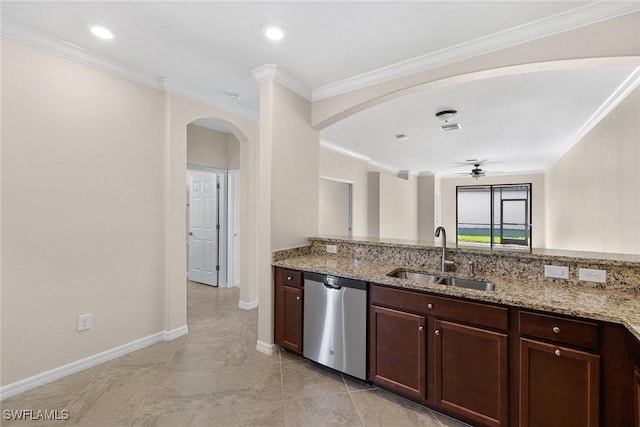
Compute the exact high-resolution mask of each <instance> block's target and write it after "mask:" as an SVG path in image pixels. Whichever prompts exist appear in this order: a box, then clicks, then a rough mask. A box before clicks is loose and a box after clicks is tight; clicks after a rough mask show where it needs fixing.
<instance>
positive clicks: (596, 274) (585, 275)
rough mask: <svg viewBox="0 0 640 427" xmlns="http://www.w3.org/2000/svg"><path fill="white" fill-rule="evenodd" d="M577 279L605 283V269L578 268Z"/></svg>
mask: <svg viewBox="0 0 640 427" xmlns="http://www.w3.org/2000/svg"><path fill="white" fill-rule="evenodd" d="M578 279H580V280H583V281H585V282H595V283H607V270H594V269H591V268H579V269H578Z"/></svg>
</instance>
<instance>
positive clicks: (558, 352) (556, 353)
mask: <svg viewBox="0 0 640 427" xmlns="http://www.w3.org/2000/svg"><path fill="white" fill-rule="evenodd" d="M553 354H555V355H556V356H558V357H560V356H562V352H561V351H560V350H556V351H554V352H553Z"/></svg>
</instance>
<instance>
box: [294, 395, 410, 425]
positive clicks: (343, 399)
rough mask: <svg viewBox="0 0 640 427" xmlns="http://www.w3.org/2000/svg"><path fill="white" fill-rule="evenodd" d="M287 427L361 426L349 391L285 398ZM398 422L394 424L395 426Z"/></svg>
mask: <svg viewBox="0 0 640 427" xmlns="http://www.w3.org/2000/svg"><path fill="white" fill-rule="evenodd" d="M284 417H285V425H286V426H287V427H293V426H304V427H315V426H318V427H320V426H321V427H327V426H339V427H351V426H357V427H361V426H362V425H363V424H362V421H361V420H360V417H359V416H358V411H357V410H356V407H355V406H354V404H353V402H352V401H351V397H350V396H349V393H340V394H320V395H316V396H314V397H305V398H302V399H296V400H285V402H284ZM397 425H398V424H394V426H397Z"/></svg>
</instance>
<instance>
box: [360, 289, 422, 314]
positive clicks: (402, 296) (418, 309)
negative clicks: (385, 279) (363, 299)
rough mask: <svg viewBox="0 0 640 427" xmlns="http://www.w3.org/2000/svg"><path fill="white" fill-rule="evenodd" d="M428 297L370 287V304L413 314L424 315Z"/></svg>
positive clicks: (416, 293)
mask: <svg viewBox="0 0 640 427" xmlns="http://www.w3.org/2000/svg"><path fill="white" fill-rule="evenodd" d="M428 298H429V296H428V295H427V294H421V293H418V292H411V291H403V290H400V289H393V288H385V287H383V286H375V285H373V286H371V304H374V305H381V306H384V307H390V308H396V309H398V310H403V311H410V312H414V313H424V312H425V310H426V308H427V303H428Z"/></svg>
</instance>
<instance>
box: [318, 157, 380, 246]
mask: <svg viewBox="0 0 640 427" xmlns="http://www.w3.org/2000/svg"><path fill="white" fill-rule="evenodd" d="M319 167H320V176H323V177H331V178H336V179H341V180H345V181H349V182H351V183H352V192H353V194H352V197H353V202H352V203H353V235H354V236H367V235H368V232H367V162H366V161H365V160H362V159H356V158H354V157H351V156H347V155H345V154H342V153H338V152H336V151H334V150H331V149H329V148H326V147H322V146H320V166H319ZM321 232H322V231H321Z"/></svg>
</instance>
